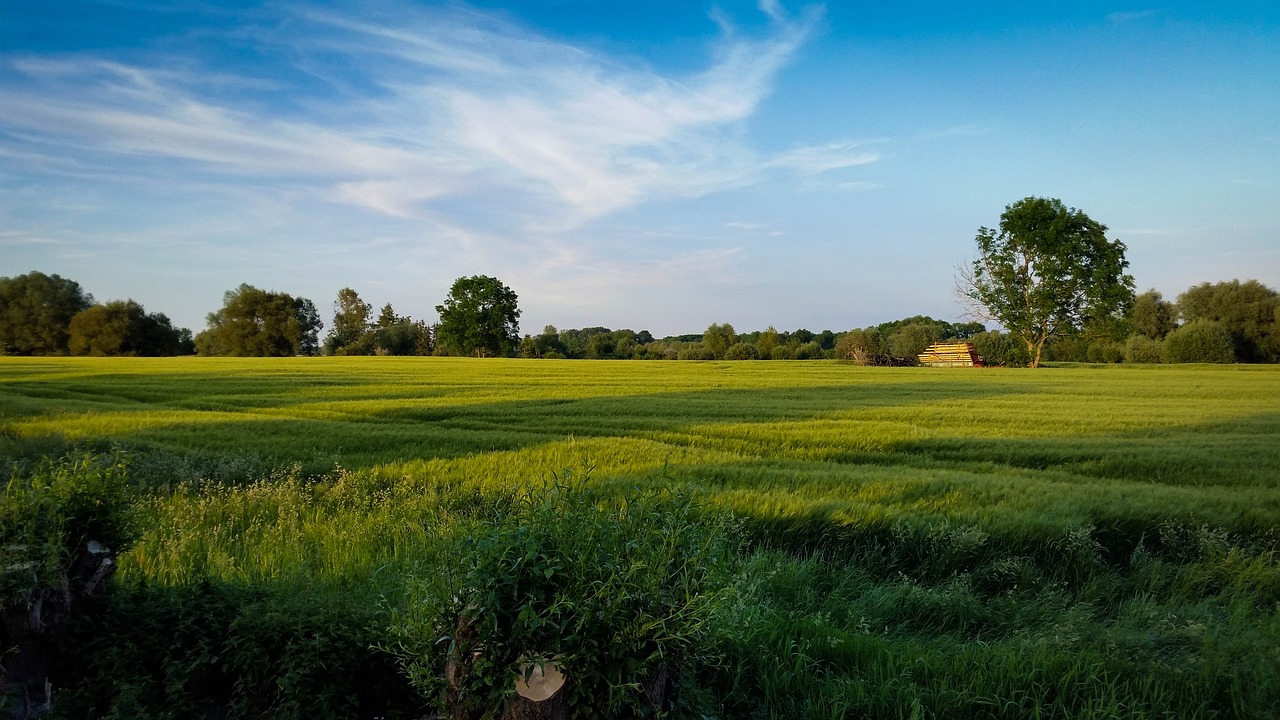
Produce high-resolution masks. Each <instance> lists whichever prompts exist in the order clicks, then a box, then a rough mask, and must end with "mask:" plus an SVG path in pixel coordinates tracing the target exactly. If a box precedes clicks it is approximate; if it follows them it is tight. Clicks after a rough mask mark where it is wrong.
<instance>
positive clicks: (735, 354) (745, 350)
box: [724, 342, 760, 360]
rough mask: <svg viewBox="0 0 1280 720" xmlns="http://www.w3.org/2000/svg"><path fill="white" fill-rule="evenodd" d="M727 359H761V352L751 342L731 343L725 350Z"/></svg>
mask: <svg viewBox="0 0 1280 720" xmlns="http://www.w3.org/2000/svg"><path fill="white" fill-rule="evenodd" d="M724 359H725V360H759V359H760V353H759V352H758V351H757V350H756V346H755V345H752V344H751V343H744V342H740V343H737V344H735V345H730V346H729V349H728V350H725V352H724Z"/></svg>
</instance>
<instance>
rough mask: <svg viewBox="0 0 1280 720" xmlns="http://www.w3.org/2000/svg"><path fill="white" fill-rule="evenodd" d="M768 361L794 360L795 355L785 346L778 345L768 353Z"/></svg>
mask: <svg viewBox="0 0 1280 720" xmlns="http://www.w3.org/2000/svg"><path fill="white" fill-rule="evenodd" d="M769 359H770V360H795V359H796V354H795V352H794V351H792V349H791V348H790V347H788V346H786V345H779V346H777V347H775V348H774V349H773V350H771V351H769Z"/></svg>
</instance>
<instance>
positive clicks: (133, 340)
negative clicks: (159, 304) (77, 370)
mask: <svg viewBox="0 0 1280 720" xmlns="http://www.w3.org/2000/svg"><path fill="white" fill-rule="evenodd" d="M69 331H70V339H69V340H68V343H67V347H68V349H69V350H70V351H71V354H72V355H94V356H98V357H106V356H115V355H125V356H142V357H162V356H170V355H181V354H183V352H182V351H183V349H184V348H183V335H182V331H181V330H178V329H176V328H174V327H173V325H172V323H170V322H169V318H168V317H167V316H165V315H164V313H148V312H146V311H145V310H143V308H142V306H141V305H139V304H138V303H136V302H134V301H132V300H123V301H122V300H113V301H111V302H109V303H106V304H105V305H94V306H92V307H90V308H88V309H86V310H82V311H80V312H79V313H77V314H76V316H75V317H73V318H71V325H70V326H69ZM188 332H189V331H188Z"/></svg>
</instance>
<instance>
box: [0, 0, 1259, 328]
mask: <svg viewBox="0 0 1280 720" xmlns="http://www.w3.org/2000/svg"><path fill="white" fill-rule="evenodd" d="M977 5H978V6H977V7H972V6H970V4H966V3H951V2H949V3H934V2H904V3H896V4H893V3H871V2H856V3H855V2H840V3H829V4H827V5H817V4H811V5H805V4H799V3H785V4H784V3H779V2H774V1H772V0H767V1H765V2H759V3H756V2H738V1H735V0H722V1H721V2H716V3H710V2H699V1H697V0H694V1H692V2H689V1H664V0H614V1H612V2H608V1H605V0H597V1H587V0H562V1H559V2H554V1H552V2H538V3H533V2H529V3H512V2H496V1H493V0H485V1H482V2H476V3H472V4H463V3H413V2H402V3H341V2H290V1H285V2H236V3H209V2H197V1H186V0H177V1H175V2H158V1H157V2H146V1H142V2H124V1H98V2H76V1H74V0H70V1H66V2H58V3H49V2H47V0H39V1H38V2H28V1H27V0H0V276H12V275H17V274H21V273H24V272H27V271H29V270H41V271H43V272H46V273H58V274H61V275H63V276H64V277H70V278H72V279H74V280H77V281H78V282H80V284H81V285H82V286H84V287H85V289H86V290H88V291H89V292H91V293H93V294H94V295H95V297H96V298H97V299H99V300H110V299H121V298H126V297H132V298H133V299H135V300H137V301H138V302H141V303H142V304H143V305H144V306H146V307H147V309H148V310H151V311H161V312H165V313H166V314H168V315H169V316H170V317H171V318H173V319H174V321H175V322H176V323H178V324H180V325H184V326H189V327H191V328H192V329H193V330H197V331H198V330H200V329H202V328H203V327H204V315H205V314H206V313H208V312H210V311H213V310H216V309H217V308H218V307H220V305H221V300H222V294H223V292H224V291H226V290H228V289H231V288H234V287H236V286H237V285H239V284H240V283H242V282H247V283H250V284H253V285H256V286H259V287H262V288H266V289H273V290H280V291H285V292H289V293H292V294H294V295H301V296H304V297H308V298H310V299H312V300H313V301H314V302H315V303H316V305H317V307H318V308H320V310H321V314H322V316H323V317H324V319H325V320H326V324H327V322H328V321H329V319H330V318H331V307H332V303H333V300H334V298H335V296H336V295H337V291H338V290H339V289H340V288H342V287H348V286H349V287H352V288H355V289H356V290H357V291H358V292H359V293H360V294H361V296H362V297H364V298H365V299H366V300H367V301H369V302H371V303H373V304H374V305H375V306H380V305H382V304H383V303H386V302H391V303H392V304H393V305H394V306H395V308H396V309H397V310H398V311H399V312H400V313H402V314H408V315H411V316H413V317H415V318H422V319H426V320H428V321H434V319H435V312H434V306H435V305H437V304H439V303H440V302H441V301H442V300H443V299H444V297H445V295H446V294H447V292H448V288H449V286H450V284H451V283H452V282H453V280H454V279H455V278H457V277H460V276H464V275H474V274H486V275H493V276H496V277H498V278H500V279H502V280H503V281H504V282H505V283H506V284H507V285H509V286H510V287H511V288H512V289H514V290H515V291H516V292H517V293H518V295H519V296H520V301H521V308H522V310H523V316H522V323H521V325H522V330H523V331H525V332H531V333H536V332H538V331H540V330H541V328H542V326H543V325H546V324H554V325H557V326H559V327H562V328H563V327H583V326H593V325H604V326H608V327H614V328H620V327H630V328H632V329H635V330H640V329H649V330H650V331H652V332H653V333H654V334H655V335H665V334H678V333H686V332H700V331H701V330H703V329H704V328H706V327H707V325H709V324H711V323H713V322H729V323H732V324H733V325H734V326H735V327H736V328H737V329H738V330H739V331H747V330H752V329H761V328H763V327H765V326H766V325H770V324H772V325H774V326H776V327H777V328H779V329H781V330H790V329H795V328H798V327H807V328H809V329H811V330H821V329H832V330H845V329H849V328H852V327H861V326H865V325H868V324H875V323H879V322H884V321H887V320H892V319H897V318H900V317H906V316H910V315H915V314H928V315H933V316H935V317H941V318H947V319H959V318H961V316H962V313H963V309H962V307H961V306H960V304H959V303H958V302H957V301H956V300H955V297H954V293H953V290H952V288H953V277H954V274H955V268H956V266H957V265H960V264H963V263H965V262H967V261H968V260H970V259H971V258H972V255H973V252H974V235H975V234H976V232H977V229H978V227H979V226H982V225H987V226H993V225H995V224H997V223H998V221H999V216H1000V213H1001V212H1002V210H1003V209H1004V206H1005V205H1008V204H1009V203H1012V202H1014V201H1016V200H1018V199H1020V198H1023V197H1026V196H1030V195H1037V196H1047V197H1056V198H1060V199H1061V200H1062V201H1063V202H1064V203H1066V204H1067V205H1070V206H1073V207H1078V208H1080V209H1082V210H1084V211H1085V212H1086V213H1088V214H1089V215H1090V216H1091V217H1092V218H1094V219H1095V220H1098V221H1099V222H1102V223H1104V224H1105V225H1107V226H1108V227H1109V228H1110V232H1109V235H1110V236H1111V237H1113V238H1118V239H1120V240H1122V241H1124V242H1125V244H1126V245H1127V246H1128V249H1129V251H1128V258H1129V260H1130V263H1131V268H1130V270H1131V272H1132V274H1133V275H1134V277H1135V279H1136V281H1137V284H1138V286H1139V289H1140V290H1141V289H1146V288H1148V287H1155V288H1157V289H1159V290H1160V291H1162V292H1163V293H1164V294H1165V295H1166V296H1169V297H1173V296H1176V295H1177V294H1178V293H1180V292H1182V291H1183V290H1185V289H1186V288H1187V287H1188V286H1190V285H1192V284H1194V283H1199V282H1203V281H1219V280H1228V279H1232V278H1240V279H1242V280H1243V279H1247V278H1256V279H1258V280H1261V281H1262V282H1264V283H1266V284H1268V285H1270V286H1272V287H1277V286H1280V4H1277V3H1276V2H1274V1H1273V0H1268V1H1266V2H1221V3H1161V4H1158V5H1151V6H1146V5H1141V4H1140V5H1128V4H1116V3H1104V2H1073V3H1037V2H1000V3H981V4H977ZM371 8H373V9H371Z"/></svg>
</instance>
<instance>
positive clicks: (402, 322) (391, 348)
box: [372, 305, 434, 355]
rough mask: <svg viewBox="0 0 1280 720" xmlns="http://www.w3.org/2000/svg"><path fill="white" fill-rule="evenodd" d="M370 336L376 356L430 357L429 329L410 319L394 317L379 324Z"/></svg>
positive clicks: (419, 321) (431, 341)
mask: <svg viewBox="0 0 1280 720" xmlns="http://www.w3.org/2000/svg"><path fill="white" fill-rule="evenodd" d="M388 307H390V306H389V305H388ZM372 335H373V338H374V352H375V354H377V355H430V354H431V353H432V350H433V349H434V338H433V337H432V334H431V328H430V327H428V326H427V324H426V323H425V322H423V321H421V320H414V319H413V318H410V317H396V318H395V320H394V321H391V322H388V323H387V324H382V323H381V322H380V323H379V324H378V326H377V329H376V330H373V331H372Z"/></svg>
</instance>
